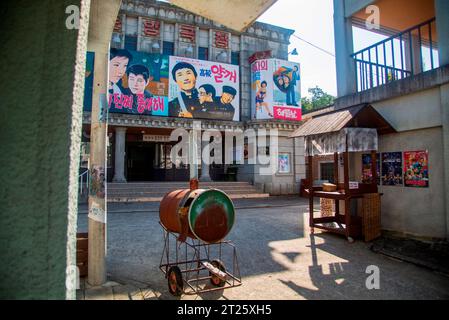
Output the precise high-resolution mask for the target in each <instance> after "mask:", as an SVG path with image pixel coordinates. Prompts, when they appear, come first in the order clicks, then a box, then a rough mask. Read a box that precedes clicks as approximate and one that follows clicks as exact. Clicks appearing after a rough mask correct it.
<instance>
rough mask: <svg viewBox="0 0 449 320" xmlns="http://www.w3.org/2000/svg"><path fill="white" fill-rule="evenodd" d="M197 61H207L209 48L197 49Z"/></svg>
mask: <svg viewBox="0 0 449 320" xmlns="http://www.w3.org/2000/svg"><path fill="white" fill-rule="evenodd" d="M198 59H200V60H209V48H205V47H199V48H198Z"/></svg>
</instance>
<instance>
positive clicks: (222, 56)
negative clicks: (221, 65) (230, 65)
mask: <svg viewBox="0 0 449 320" xmlns="http://www.w3.org/2000/svg"><path fill="white" fill-rule="evenodd" d="M217 60H218V61H220V62H226V61H227V60H228V54H227V53H226V51H222V52H220V53H219V54H218V55H217Z"/></svg>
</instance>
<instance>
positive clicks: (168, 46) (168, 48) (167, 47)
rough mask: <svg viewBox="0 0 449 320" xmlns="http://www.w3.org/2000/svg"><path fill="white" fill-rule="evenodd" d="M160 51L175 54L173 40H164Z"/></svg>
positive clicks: (170, 54)
mask: <svg viewBox="0 0 449 320" xmlns="http://www.w3.org/2000/svg"><path fill="white" fill-rule="evenodd" d="M162 53H163V54H166V55H169V56H172V55H174V54H175V44H174V43H173V42H169V41H164V44H163V46H162Z"/></svg>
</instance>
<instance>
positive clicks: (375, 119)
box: [289, 104, 396, 138]
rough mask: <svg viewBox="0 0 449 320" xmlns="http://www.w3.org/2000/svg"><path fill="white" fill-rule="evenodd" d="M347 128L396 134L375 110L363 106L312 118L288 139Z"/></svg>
mask: <svg viewBox="0 0 449 320" xmlns="http://www.w3.org/2000/svg"><path fill="white" fill-rule="evenodd" d="M348 127H352V128H357V127H359V128H371V129H377V132H378V133H379V134H386V133H393V132H396V130H395V129H394V128H393V127H392V126H391V125H390V124H389V123H388V121H387V120H385V118H384V117H382V115H381V114H379V113H378V112H377V111H376V109H374V108H373V107H372V106H371V105H367V104H363V105H357V106H353V107H350V108H346V109H342V110H337V111H332V112H330V113H326V114H323V115H320V116H317V117H314V118H312V119H311V120H308V121H307V122H306V123H304V124H303V125H302V126H301V127H299V128H298V129H297V130H296V131H295V132H293V133H292V134H291V135H290V136H289V137H290V138H297V137H307V136H312V135H313V136H315V135H320V134H326V133H333V132H338V131H340V130H342V129H343V128H348Z"/></svg>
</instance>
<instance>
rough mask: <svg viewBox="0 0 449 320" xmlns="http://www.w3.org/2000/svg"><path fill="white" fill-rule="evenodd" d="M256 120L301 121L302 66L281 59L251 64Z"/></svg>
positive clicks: (253, 104) (252, 108)
mask: <svg viewBox="0 0 449 320" xmlns="http://www.w3.org/2000/svg"><path fill="white" fill-rule="evenodd" d="M251 77H252V88H251V89H252V90H251V93H252V94H251V99H252V103H251V106H252V107H251V110H252V118H253V119H281V120H290V121H300V120H301V76H300V65H299V64H298V63H294V62H291V61H284V60H279V59H262V60H257V61H255V62H253V63H252V64H251Z"/></svg>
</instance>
